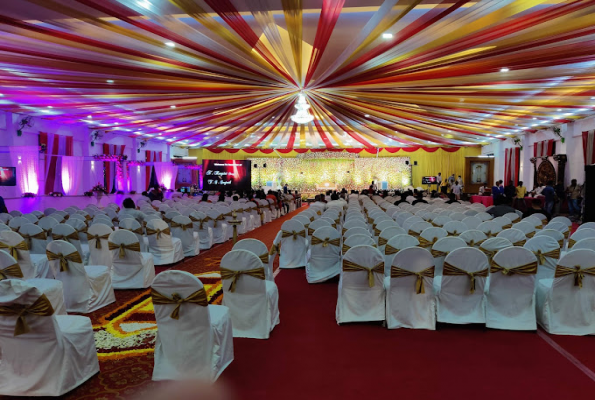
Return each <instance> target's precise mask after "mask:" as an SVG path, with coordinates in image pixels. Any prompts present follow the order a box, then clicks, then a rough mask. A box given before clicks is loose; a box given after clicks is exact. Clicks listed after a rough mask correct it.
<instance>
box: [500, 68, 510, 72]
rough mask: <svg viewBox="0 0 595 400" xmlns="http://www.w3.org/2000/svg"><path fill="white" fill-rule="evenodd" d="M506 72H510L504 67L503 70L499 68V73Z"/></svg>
mask: <svg viewBox="0 0 595 400" xmlns="http://www.w3.org/2000/svg"><path fill="white" fill-rule="evenodd" d="M508 71H510V69H508V68H506V67H504V68H500V72H508Z"/></svg>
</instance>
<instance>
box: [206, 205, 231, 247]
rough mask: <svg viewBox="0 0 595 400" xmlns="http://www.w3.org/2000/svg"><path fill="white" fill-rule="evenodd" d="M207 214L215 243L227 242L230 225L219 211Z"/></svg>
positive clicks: (211, 211) (208, 211)
mask: <svg viewBox="0 0 595 400" xmlns="http://www.w3.org/2000/svg"><path fill="white" fill-rule="evenodd" d="M205 214H206V215H207V217H209V219H208V220H207V225H208V227H209V228H211V231H212V232H213V243H223V242H225V241H226V240H227V239H228V237H229V234H228V232H227V231H228V228H229V225H227V224H226V223H225V216H223V214H221V211H217V210H207V211H206V212H205Z"/></svg>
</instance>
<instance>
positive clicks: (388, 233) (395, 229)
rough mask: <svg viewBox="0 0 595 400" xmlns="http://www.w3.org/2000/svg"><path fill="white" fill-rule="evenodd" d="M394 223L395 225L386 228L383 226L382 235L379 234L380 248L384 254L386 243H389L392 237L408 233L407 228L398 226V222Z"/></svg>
mask: <svg viewBox="0 0 595 400" xmlns="http://www.w3.org/2000/svg"><path fill="white" fill-rule="evenodd" d="M383 224H384V223H383ZM394 224H395V225H388V226H387V227H386V228H383V229H382V231H380V236H378V240H377V243H378V250H380V252H381V253H382V254H384V248H385V247H386V244H387V243H388V241H389V239H390V238H392V237H393V236H397V235H405V234H407V232H405V229H403V228H401V227H400V226H398V225H397V223H396V222H394ZM366 244H367V243H366Z"/></svg>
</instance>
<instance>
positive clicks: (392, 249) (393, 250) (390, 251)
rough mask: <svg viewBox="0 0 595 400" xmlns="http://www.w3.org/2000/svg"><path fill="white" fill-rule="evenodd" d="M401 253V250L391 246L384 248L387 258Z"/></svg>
mask: <svg viewBox="0 0 595 400" xmlns="http://www.w3.org/2000/svg"><path fill="white" fill-rule="evenodd" d="M399 251H400V249H397V248H396V247H393V246H391V245H390V244H387V245H386V246H384V254H386V255H387V256H388V255H391V254H397V253H398V252H399Z"/></svg>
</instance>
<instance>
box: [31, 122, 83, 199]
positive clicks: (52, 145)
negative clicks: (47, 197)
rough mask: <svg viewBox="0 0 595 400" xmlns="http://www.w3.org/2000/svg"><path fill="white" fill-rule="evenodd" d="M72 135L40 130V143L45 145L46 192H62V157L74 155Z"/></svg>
mask: <svg viewBox="0 0 595 400" xmlns="http://www.w3.org/2000/svg"><path fill="white" fill-rule="evenodd" d="M73 143H74V141H73V138H72V136H64V135H55V134H53V133H46V132H39V145H40V146H42V147H43V146H45V149H46V150H45V154H46V156H45V166H44V171H45V190H44V192H45V193H46V194H47V193H51V192H62V173H61V171H62V160H61V158H62V157H58V156H72V155H73V150H72V146H73Z"/></svg>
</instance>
